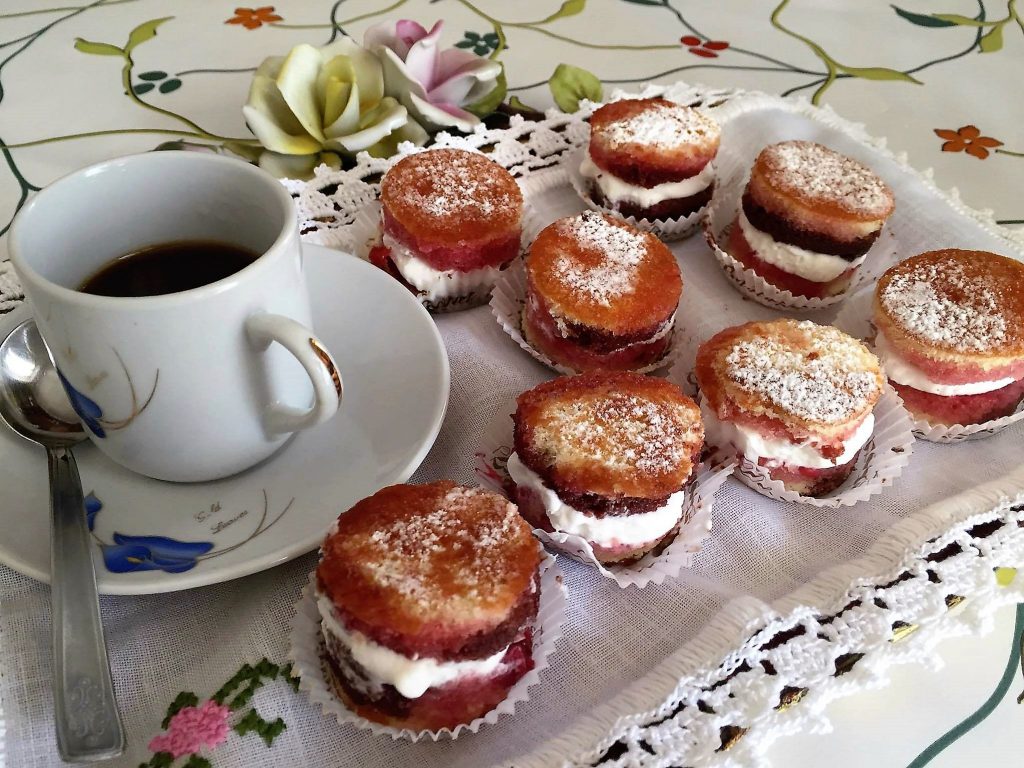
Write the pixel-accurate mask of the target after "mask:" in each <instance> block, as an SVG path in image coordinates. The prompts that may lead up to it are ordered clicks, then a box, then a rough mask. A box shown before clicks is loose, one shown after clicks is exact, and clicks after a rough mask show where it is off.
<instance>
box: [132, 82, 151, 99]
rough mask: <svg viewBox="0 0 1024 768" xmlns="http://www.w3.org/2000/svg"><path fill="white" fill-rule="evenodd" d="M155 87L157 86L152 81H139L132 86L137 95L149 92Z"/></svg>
mask: <svg viewBox="0 0 1024 768" xmlns="http://www.w3.org/2000/svg"><path fill="white" fill-rule="evenodd" d="M154 88H156V86H155V85H153V84H152V83H137V84H136V85H133V86H132V92H133V93H134V94H135V95H136V96H141V95H142V94H144V93H149V92H150V91H152V90H153V89H154Z"/></svg>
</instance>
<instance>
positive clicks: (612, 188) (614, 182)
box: [580, 152, 715, 208]
mask: <svg viewBox="0 0 1024 768" xmlns="http://www.w3.org/2000/svg"><path fill="white" fill-rule="evenodd" d="M580 175H582V176H583V177H584V178H587V179H593V180H594V181H595V182H596V183H597V186H598V187H600V188H601V192H602V193H603V194H604V196H605V197H606V198H608V200H610V201H612V202H613V203H618V202H627V203H633V204H635V205H639V206H642V207H644V208H650V207H651V206H652V205H657V204H658V203H661V202H664V201H665V200H679V199H681V198H684V197H690V196H691V195H696V194H697V193H698V192H703V191H704V190H705V189H707V188H708V187H709V186H711V183H712V182H713V181H714V180H715V169H714V168H713V167H712V164H711V163H708V164H707V165H705V166H704V167H703V168H702V169H701V171H700V173H698V174H697V175H696V176H691V177H690V178H688V179H683V180H682V181H668V182H665V183H664V184H658V185H656V186H653V187H641V186H639V185H637V184H630V183H629V182H627V181H623V180H622V179H620V178H619V177H618V176H615V175H613V174H611V173H609V172H608V171H606V170H604V169H602V168H598V167H597V164H596V163H594V161H593V160H591V159H590V153H589V152H588V153H585V156H584V158H583V162H581V163H580Z"/></svg>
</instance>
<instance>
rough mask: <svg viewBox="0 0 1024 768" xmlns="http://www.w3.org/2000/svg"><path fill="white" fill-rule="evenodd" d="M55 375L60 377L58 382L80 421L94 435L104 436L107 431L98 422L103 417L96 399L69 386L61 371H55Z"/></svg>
mask: <svg viewBox="0 0 1024 768" xmlns="http://www.w3.org/2000/svg"><path fill="white" fill-rule="evenodd" d="M57 375H58V376H59V377H60V383H61V384H63V385H64V391H65V392H67V393H68V399H69V400H70V401H71V407H72V408H74V409H75V413H77V414H78V418H80V419H81V420H82V423H83V424H85V426H87V427H88V428H89V430H90V431H91V432H92V433H93V434H94V435H96V437H106V436H107V433H106V432H105V431H104V429H103V426H102V425H101V424H100V419H102V418H103V410H102V409H101V408H100V407H99V405H97V404H96V401H95V400H92V399H91V398H88V397H86V396H85V395H83V394H82V393H81V392H79V391H78V390H77V389H75V388H74V387H73V386H71V383H70V382H69V381H68V380H67V379H65V378H64V374H63V373H61V372H60V371H57Z"/></svg>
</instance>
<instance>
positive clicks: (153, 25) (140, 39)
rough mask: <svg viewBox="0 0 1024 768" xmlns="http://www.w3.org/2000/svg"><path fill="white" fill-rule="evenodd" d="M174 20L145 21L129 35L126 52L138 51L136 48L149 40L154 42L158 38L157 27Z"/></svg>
mask: <svg viewBox="0 0 1024 768" xmlns="http://www.w3.org/2000/svg"><path fill="white" fill-rule="evenodd" d="M173 18H174V17H173V16H164V18H162V19H150V20H149V21H144V22H142V23H141V24H139V26H137V27H136V28H135V29H133V30H132V31H131V33H130V34H129V35H128V44H127V45H125V47H124V52H125V53H131V52H132V51H134V50H135V49H136V47H138V46H139V45H142V43H144V42H146V41H147V40H152V39H153V38H154V37H156V30H157V27H159V26H160V25H161V24H163V23H164V22H165V21H170V20H171V19H173Z"/></svg>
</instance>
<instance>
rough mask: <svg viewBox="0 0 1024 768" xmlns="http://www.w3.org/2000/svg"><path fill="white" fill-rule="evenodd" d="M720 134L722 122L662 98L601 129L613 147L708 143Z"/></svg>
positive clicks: (673, 146)
mask: <svg viewBox="0 0 1024 768" xmlns="http://www.w3.org/2000/svg"><path fill="white" fill-rule="evenodd" d="M718 134H719V128H718V124H717V123H716V122H715V121H714V120H712V119H711V118H709V117H707V116H706V115H704V114H703V113H702V112H700V111H699V110H696V109H693V108H692V107H685V106H683V105H681V104H671V103H664V102H661V101H654V102H650V103H648V104H647V105H646V106H645V107H644V110H643V111H642V112H638V113H637V114H635V115H632V116H630V117H627V118H626V119H624V120H618V121H616V122H614V123H610V124H609V125H606V126H604V127H603V128H602V131H601V135H602V137H603V138H604V139H605V141H607V142H608V143H609V144H611V145H612V146H619V145H622V144H640V145H642V146H647V147H657V148H658V149H665V150H671V149H675V148H679V147H685V146H688V145H690V144H694V143H704V142H705V141H707V140H708V139H709V138H710V139H714V138H716V137H717V136H718Z"/></svg>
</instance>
